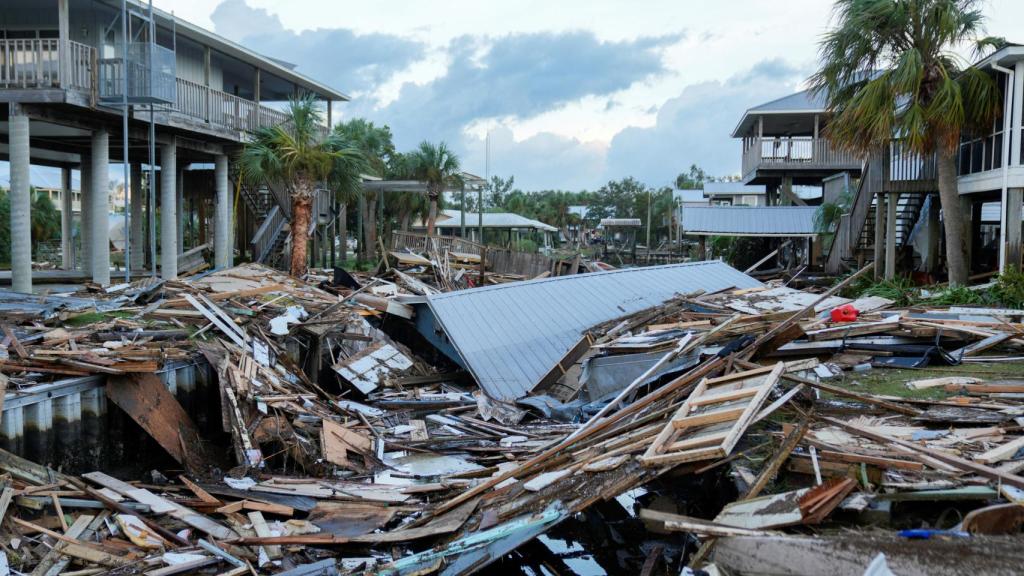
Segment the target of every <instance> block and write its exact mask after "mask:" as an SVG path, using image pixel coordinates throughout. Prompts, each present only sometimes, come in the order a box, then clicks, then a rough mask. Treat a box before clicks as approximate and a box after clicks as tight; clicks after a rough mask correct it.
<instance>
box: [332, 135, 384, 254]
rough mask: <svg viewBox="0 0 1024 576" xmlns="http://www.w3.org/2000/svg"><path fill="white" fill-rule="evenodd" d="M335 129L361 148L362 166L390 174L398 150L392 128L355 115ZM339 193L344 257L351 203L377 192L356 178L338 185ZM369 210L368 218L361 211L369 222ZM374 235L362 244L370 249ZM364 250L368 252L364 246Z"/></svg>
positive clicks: (370, 216) (374, 239) (368, 170)
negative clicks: (345, 183)
mask: <svg viewBox="0 0 1024 576" xmlns="http://www.w3.org/2000/svg"><path fill="white" fill-rule="evenodd" d="M334 131H335V133H337V134H338V135H340V136H341V137H342V138H343V139H344V140H346V141H348V142H350V143H351V144H352V145H353V146H355V147H356V148H358V149H359V150H360V151H361V152H362V154H363V157H364V160H365V161H364V163H363V164H362V165H361V166H360V169H361V170H363V171H364V172H366V173H368V174H371V175H373V176H380V177H384V176H386V175H387V170H388V164H389V162H391V159H392V158H393V157H394V156H395V154H396V153H395V145H394V143H393V142H392V136H391V128H389V127H388V126H377V125H375V124H374V123H373V122H369V121H367V120H365V119H363V118H353V119H352V120H349V121H348V122H343V123H341V124H338V125H337V126H335V127H334ZM357 180H359V179H357ZM337 193H338V203H339V216H338V217H339V218H340V219H341V253H342V258H344V257H345V256H346V255H347V253H348V207H349V205H350V204H353V203H357V204H358V203H359V201H360V200H364V203H365V200H367V199H368V198H367V197H368V196H374V198H375V195H374V194H367V193H366V192H365V191H364V190H363V189H362V186H361V182H358V181H357V182H354V183H353V185H352V186H348V187H345V188H338V189H337ZM369 204H375V202H370V203H369ZM369 212H370V214H369V218H367V214H360V218H363V219H364V220H363V222H364V223H367V224H369V223H370V222H376V220H373V216H374V212H373V211H372V210H370V211H369ZM373 228H375V227H373ZM366 230H367V231H368V232H369V231H370V227H367V228H366ZM372 236H373V238H372V241H371V242H367V241H366V240H367V239H360V241H361V242H362V244H363V246H364V247H366V246H369V247H370V249H371V250H372V248H373V246H374V243H375V242H376V241H377V240H376V234H375V233H373V234H372ZM362 252H365V250H364V251H362Z"/></svg>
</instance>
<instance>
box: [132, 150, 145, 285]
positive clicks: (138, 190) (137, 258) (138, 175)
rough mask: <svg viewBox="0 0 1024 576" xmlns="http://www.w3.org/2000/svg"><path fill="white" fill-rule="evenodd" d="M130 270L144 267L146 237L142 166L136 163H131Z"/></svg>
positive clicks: (134, 270) (138, 269) (133, 270)
mask: <svg viewBox="0 0 1024 576" xmlns="http://www.w3.org/2000/svg"><path fill="white" fill-rule="evenodd" d="M130 190H131V211H132V217H131V221H132V224H131V250H130V252H131V260H132V261H131V263H130V265H131V270H132V272H138V271H140V270H142V269H143V268H145V263H146V237H145V235H144V227H143V218H144V216H143V214H142V207H143V206H144V205H145V203H146V197H145V196H144V195H143V193H142V166H141V165H140V164H138V163H133V164H132V165H131V186H130Z"/></svg>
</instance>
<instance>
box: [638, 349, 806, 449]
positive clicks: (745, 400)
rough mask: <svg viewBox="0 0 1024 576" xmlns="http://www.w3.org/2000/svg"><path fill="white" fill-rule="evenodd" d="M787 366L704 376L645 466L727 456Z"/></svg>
mask: <svg viewBox="0 0 1024 576" xmlns="http://www.w3.org/2000/svg"><path fill="white" fill-rule="evenodd" d="M785 368H786V367H785V364H783V363H782V362H779V363H777V364H776V365H775V366H769V367H764V368H758V369H755V370H748V371H745V372H737V373H735V374H729V375H727V376H721V377H719V378H705V379H704V380H702V381H701V382H700V383H699V384H697V387H696V388H694V390H693V392H691V393H690V396H689V398H687V399H686V401H685V402H683V405H682V406H680V407H679V410H677V411H676V413H675V415H673V416H672V418H671V419H670V420H669V422H668V424H667V425H666V426H665V428H664V429H663V430H662V431H661V433H660V434H658V437H657V438H655V440H654V442H653V443H652V444H651V445H650V446H649V447H648V449H647V452H645V453H644V455H643V456H642V457H641V458H640V462H641V463H643V465H644V466H663V465H667V464H680V463H683V462H693V461H696V460H709V459H712V458H724V457H726V456H728V455H729V453H730V452H732V449H733V447H734V446H736V443H737V442H739V439H740V437H741V436H742V435H743V432H744V431H745V430H746V429H747V426H749V425H750V423H751V421H752V420H753V418H754V416H755V415H756V414H757V411H758V410H759V409H760V408H761V404H763V403H764V400H765V398H767V397H768V393H769V392H771V390H772V388H774V387H775V385H776V384H777V383H778V381H779V377H780V376H781V375H782V373H783V371H784V370H785Z"/></svg>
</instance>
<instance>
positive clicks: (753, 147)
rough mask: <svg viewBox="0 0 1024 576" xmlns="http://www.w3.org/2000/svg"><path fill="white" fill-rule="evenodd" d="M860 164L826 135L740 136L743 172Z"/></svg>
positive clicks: (856, 165) (855, 166)
mask: <svg viewBox="0 0 1024 576" xmlns="http://www.w3.org/2000/svg"><path fill="white" fill-rule="evenodd" d="M861 164H862V160H861V159H860V158H858V157H857V156H856V155H855V154H852V153H850V152H846V151H843V150H838V149H836V148H834V147H833V146H832V143H831V142H829V141H828V139H826V138H814V137H811V136H794V137H790V138H778V137H774V138H773V137H764V138H758V137H756V136H755V137H752V138H745V139H744V140H743V174H744V175H747V174H750V173H751V172H753V171H755V170H757V169H759V168H776V169H789V168H791V169H820V168H824V169H843V168H848V169H853V168H858V167H860V165H861Z"/></svg>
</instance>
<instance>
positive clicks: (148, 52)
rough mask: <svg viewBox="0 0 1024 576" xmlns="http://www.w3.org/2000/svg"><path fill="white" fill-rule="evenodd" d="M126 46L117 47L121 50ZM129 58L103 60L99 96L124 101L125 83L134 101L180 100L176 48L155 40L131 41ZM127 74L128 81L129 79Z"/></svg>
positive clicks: (157, 102)
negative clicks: (178, 98)
mask: <svg viewBox="0 0 1024 576" xmlns="http://www.w3.org/2000/svg"><path fill="white" fill-rule="evenodd" d="M121 50H122V47H117V48H115V52H116V53H117V54H121ZM127 50H128V61H127V65H126V64H125V59H124V57H123V56H122V57H117V58H104V59H102V60H100V61H99V81H100V86H99V97H100V99H101V100H103V101H106V102H120V101H121V100H122V99H123V98H124V95H125V94H124V91H125V84H127V88H128V102H129V103H130V104H170V103H172V102H174V101H175V100H176V98H175V90H176V89H177V85H176V83H175V81H174V80H175V77H176V75H177V63H176V62H175V55H174V50H170V49H168V48H164V47H163V46H160V45H159V44H154V43H152V42H131V43H129V44H128V49H127ZM125 74H127V76H128V78H127V82H125Z"/></svg>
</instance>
